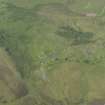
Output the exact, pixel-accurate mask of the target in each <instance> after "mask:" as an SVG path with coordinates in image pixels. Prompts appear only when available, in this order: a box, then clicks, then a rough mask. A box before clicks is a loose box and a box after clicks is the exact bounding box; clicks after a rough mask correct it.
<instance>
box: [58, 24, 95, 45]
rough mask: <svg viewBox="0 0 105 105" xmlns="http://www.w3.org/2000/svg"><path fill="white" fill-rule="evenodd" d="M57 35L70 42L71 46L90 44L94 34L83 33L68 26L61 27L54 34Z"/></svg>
mask: <svg viewBox="0 0 105 105" xmlns="http://www.w3.org/2000/svg"><path fill="white" fill-rule="evenodd" d="M56 34H57V35H59V36H61V37H64V38H65V39H67V40H68V41H72V45H81V44H88V43H92V42H94V41H93V36H94V34H93V33H92V32H83V31H81V30H76V29H75V28H73V27H70V26H62V27H60V28H59V29H58V31H57V32H56Z"/></svg>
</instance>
